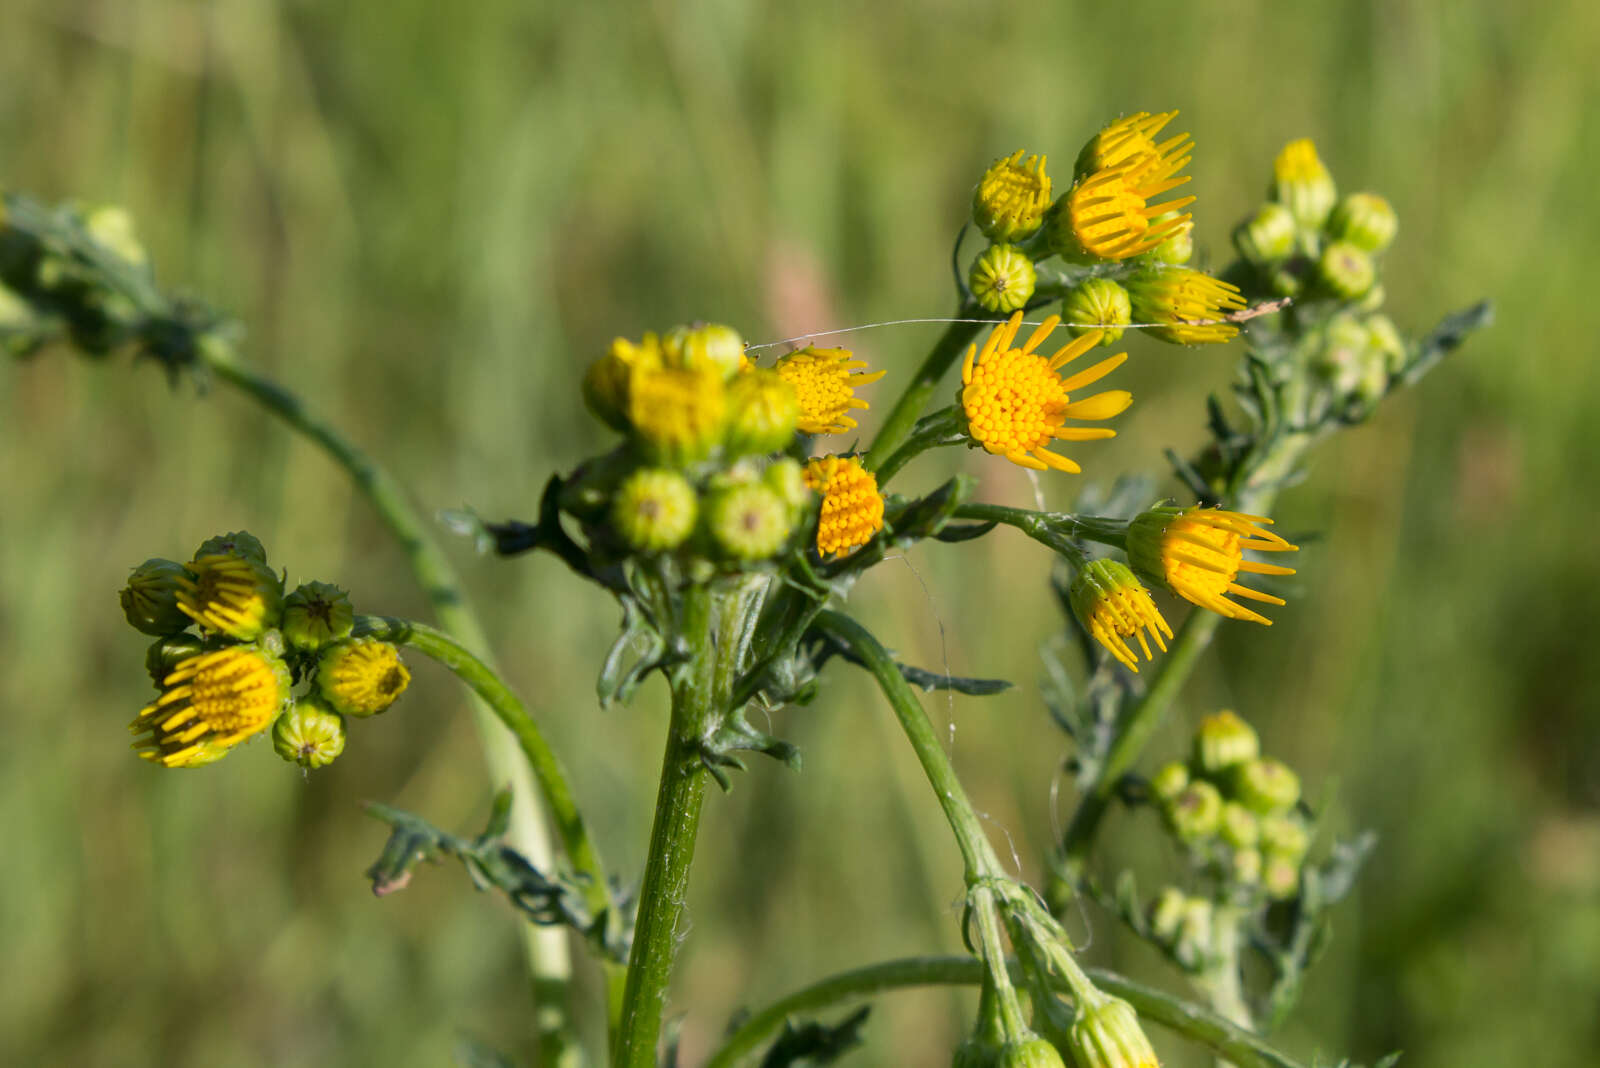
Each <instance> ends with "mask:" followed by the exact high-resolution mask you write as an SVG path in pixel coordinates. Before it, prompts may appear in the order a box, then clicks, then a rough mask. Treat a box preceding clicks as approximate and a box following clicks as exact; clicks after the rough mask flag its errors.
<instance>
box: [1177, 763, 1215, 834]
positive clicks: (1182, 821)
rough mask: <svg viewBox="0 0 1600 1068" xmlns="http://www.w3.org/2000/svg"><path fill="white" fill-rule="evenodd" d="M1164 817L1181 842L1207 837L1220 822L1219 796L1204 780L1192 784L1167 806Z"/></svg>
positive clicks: (1213, 787)
mask: <svg viewBox="0 0 1600 1068" xmlns="http://www.w3.org/2000/svg"><path fill="white" fill-rule="evenodd" d="M1166 816H1167V823H1168V824H1169V825H1170V826H1171V827H1172V832H1173V834H1175V835H1177V837H1178V839H1179V840H1180V841H1183V842H1197V841H1199V840H1201V839H1203V838H1210V837H1211V836H1212V835H1214V834H1216V833H1217V827H1218V825H1219V824H1220V823H1221V822H1222V795H1221V794H1220V793H1218V792H1217V788H1216V787H1215V786H1212V785H1211V784H1210V783H1208V782H1206V781H1205V780H1204V779H1202V780H1200V781H1198V782H1192V783H1190V784H1189V785H1188V786H1187V787H1185V788H1184V791H1183V792H1182V793H1181V794H1179V795H1178V796H1177V797H1175V798H1173V800H1172V803H1171V804H1169V805H1168V806H1167V807H1166Z"/></svg>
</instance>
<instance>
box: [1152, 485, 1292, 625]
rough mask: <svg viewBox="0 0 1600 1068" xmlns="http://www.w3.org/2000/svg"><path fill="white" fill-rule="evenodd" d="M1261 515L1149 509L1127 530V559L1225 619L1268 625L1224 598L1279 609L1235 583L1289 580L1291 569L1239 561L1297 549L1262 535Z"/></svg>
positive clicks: (1268, 597) (1268, 599)
mask: <svg viewBox="0 0 1600 1068" xmlns="http://www.w3.org/2000/svg"><path fill="white" fill-rule="evenodd" d="M1271 522H1272V520H1270V519H1267V518H1265V517H1263V516H1257V515H1244V514H1243V513H1240V512H1228V511H1223V510H1222V509H1220V508H1200V507H1198V506H1196V507H1190V508H1175V507H1164V508H1152V509H1151V510H1150V511H1148V512H1143V513H1141V514H1140V515H1139V516H1138V517H1136V518H1135V519H1134V520H1133V522H1132V523H1131V524H1129V526H1128V559H1129V560H1131V561H1133V565H1134V566H1135V567H1137V568H1138V569H1139V570H1141V571H1143V572H1144V573H1145V574H1147V575H1149V576H1151V577H1152V578H1156V579H1159V580H1161V582H1162V583H1163V584H1165V585H1166V587H1167V588H1168V589H1170V590H1171V591H1172V592H1173V593H1176V594H1177V595H1178V596H1179V597H1182V598H1183V599H1184V600H1186V601H1191V602H1193V603H1194V604H1197V605H1199V606H1200V607H1201V608H1209V609H1210V610H1211V611H1213V612H1215V613H1217V614H1218V615H1219V616H1225V617H1227V618H1228V619H1247V620H1250V621H1251V622H1252V623H1263V624H1267V625H1269V626H1270V625H1271V623H1272V620H1270V619H1268V618H1267V617H1266V616H1263V615H1260V614H1259V613H1256V612H1253V611H1251V610H1250V609H1248V608H1246V607H1244V606H1243V605H1241V604H1238V603H1236V602H1234V601H1230V600H1228V598H1227V597H1226V596H1225V595H1226V594H1229V593H1231V594H1233V595H1234V596H1236V597H1244V598H1248V599H1250V600H1252V601H1265V602H1266V603H1267V604H1279V605H1281V604H1283V603H1284V601H1283V599H1282V598H1280V597H1274V596H1272V595H1271V594H1266V593H1259V592H1257V591H1256V590H1251V589H1247V588H1245V587H1244V586H1241V585H1239V584H1238V582H1236V581H1235V579H1237V577H1238V575H1239V572H1241V571H1244V572H1251V573H1254V574H1258V575H1292V574H1294V568H1292V567H1280V566H1278V565H1277V564H1260V563H1257V562H1256V561H1254V560H1246V559H1245V558H1244V550H1246V549H1256V550H1259V551H1262V552H1290V551H1293V550H1294V549H1295V548H1296V546H1293V545H1290V544H1289V543H1288V542H1287V541H1285V540H1283V539H1282V538H1280V537H1279V536H1278V535H1276V534H1274V533H1272V532H1271V531H1270V530H1264V529H1262V527H1261V526H1260V524H1262V523H1266V524H1269V525H1270V524H1271Z"/></svg>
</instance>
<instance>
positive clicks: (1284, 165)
mask: <svg viewBox="0 0 1600 1068" xmlns="http://www.w3.org/2000/svg"><path fill="white" fill-rule="evenodd" d="M1338 195H1339V193H1338V189H1337V188H1335V186H1334V184H1333V175H1331V174H1329V173H1328V168H1327V167H1325V166H1323V163H1322V159H1321V157H1319V156H1318V155H1317V146H1316V144H1315V143H1314V142H1313V141H1312V140H1311V139H1310V138H1309V137H1302V138H1301V139H1300V140H1298V141H1290V142H1289V143H1288V144H1286V145H1284V146H1283V151H1282V152H1280V153H1278V158H1277V159H1275V160H1273V161H1272V196H1273V199H1275V200H1276V201H1277V202H1278V203H1280V204H1282V205H1284V206H1285V207H1287V208H1288V209H1289V211H1290V213H1291V214H1293V215H1294V219H1295V222H1297V223H1299V224H1300V225H1301V226H1303V227H1305V228H1306V229H1307V230H1320V229H1321V228H1322V224H1323V223H1325V222H1327V221H1328V214H1329V213H1330V212H1332V211H1333V204H1334V201H1335V200H1336V199H1338Z"/></svg>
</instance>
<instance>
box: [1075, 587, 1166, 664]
mask: <svg viewBox="0 0 1600 1068" xmlns="http://www.w3.org/2000/svg"><path fill="white" fill-rule="evenodd" d="M1067 599H1068V601H1070V602H1071V604H1072V613H1073V615H1075V616H1077V617H1078V622H1080V623H1082V624H1083V627H1084V629H1085V630H1087V631H1088V632H1089V635H1090V637H1092V638H1094V640H1095V641H1097V642H1099V643H1100V644H1101V645H1103V646H1105V647H1106V649H1108V650H1109V651H1110V653H1111V655H1112V656H1114V657H1116V658H1117V659H1118V660H1119V661H1121V662H1122V664H1123V665H1124V666H1126V667H1127V668H1128V670H1129V671H1134V672H1137V671H1138V670H1139V662H1138V659H1137V658H1136V657H1135V656H1134V654H1133V649H1132V648H1131V647H1129V645H1128V641H1127V640H1128V639H1129V638H1137V639H1138V641H1139V648H1140V650H1141V651H1143V653H1144V658H1145V659H1146V660H1153V659H1154V658H1155V657H1154V654H1153V653H1151V652H1150V640H1151V639H1153V640H1154V641H1155V643H1156V646H1157V647H1158V648H1159V649H1160V650H1161V651H1162V652H1166V651H1167V643H1166V642H1165V641H1164V640H1163V639H1164V638H1170V637H1172V628H1171V627H1169V626H1167V621H1166V620H1165V619H1163V618H1161V612H1160V611H1159V610H1158V609H1157V608H1156V604H1155V601H1153V600H1152V599H1151V597H1150V591H1149V590H1147V589H1145V588H1144V587H1143V586H1141V585H1140V584H1139V580H1138V579H1136V578H1134V577H1133V572H1132V571H1130V570H1128V567H1127V565H1126V564H1121V563H1118V562H1117V561H1115V560H1094V561H1091V562H1090V563H1088V564H1086V565H1084V567H1083V568H1081V569H1080V570H1079V571H1078V577H1077V578H1076V579H1074V580H1073V582H1072V588H1071V589H1070V590H1068V594H1067Z"/></svg>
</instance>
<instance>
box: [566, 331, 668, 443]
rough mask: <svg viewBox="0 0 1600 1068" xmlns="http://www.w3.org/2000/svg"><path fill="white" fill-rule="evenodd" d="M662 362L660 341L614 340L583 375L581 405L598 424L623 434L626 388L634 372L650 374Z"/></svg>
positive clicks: (653, 337) (648, 337)
mask: <svg viewBox="0 0 1600 1068" xmlns="http://www.w3.org/2000/svg"><path fill="white" fill-rule="evenodd" d="M664 360H665V356H664V354H663V352H662V349H661V341H660V339H659V338H657V337H656V335H654V334H646V335H645V336H644V337H643V338H642V339H641V340H640V341H638V342H637V343H635V342H632V341H629V340H628V339H627V338H621V337H619V338H617V339H616V340H614V341H613V342H611V348H610V349H609V350H607V352H606V354H605V355H604V356H602V357H600V358H599V359H598V360H596V361H594V363H591V364H590V365H589V370H588V371H587V372H586V373H585V374H584V376H583V399H584V402H585V403H586V404H588V406H589V410H590V411H591V412H593V413H594V414H595V415H596V416H597V417H598V418H599V419H600V421H601V422H603V423H605V424H606V425H607V426H609V427H611V428H612V429H613V430H622V431H626V430H627V429H628V397H629V393H630V390H629V386H630V384H631V383H632V381H633V376H634V374H635V372H638V371H646V370H654V369H656V368H658V367H660V366H661V365H662V363H663V362H664Z"/></svg>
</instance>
